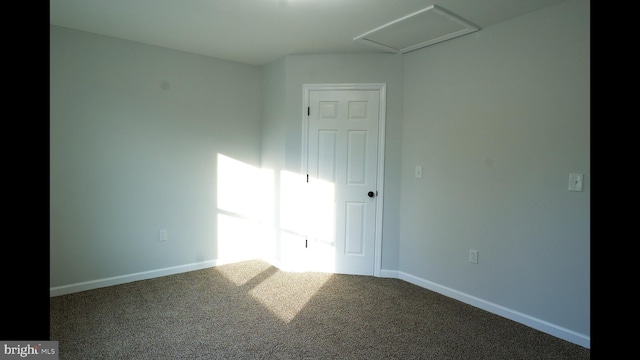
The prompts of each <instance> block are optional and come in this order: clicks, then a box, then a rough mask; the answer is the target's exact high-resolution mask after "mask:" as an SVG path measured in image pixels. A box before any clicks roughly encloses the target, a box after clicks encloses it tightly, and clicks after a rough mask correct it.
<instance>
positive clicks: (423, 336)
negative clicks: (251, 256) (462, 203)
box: [50, 260, 591, 360]
mask: <svg viewBox="0 0 640 360" xmlns="http://www.w3.org/2000/svg"><path fill="white" fill-rule="evenodd" d="M50 324H51V325H50V338H51V340H57V341H59V352H60V359H368V360H372V359H510V360H513V359H576V360H577V359H590V357H591V351H590V350H589V349H586V348H584V347H581V346H579V345H576V344H572V343H570V342H567V341H564V340H561V339H558V338H556V337H553V336H551V335H548V334H545V333H542V332H540V331H537V330H535V329H532V328H529V327H526V326H524V325H522V324H519V323H516V322H514V321H511V320H508V319H505V318H503V317H500V316H498V315H494V314H491V313H489V312H487V311H484V310H481V309H478V308H475V307H472V306H470V305H467V304H464V303H462V302H459V301H457V300H454V299H450V298H447V297H445V296H443V295H440V294H438V293H435V292H432V291H430V290H426V289H423V288H421V287H419V286H416V285H413V284H410V283H407V282H405V281H402V280H399V279H385V278H375V277H369V276H354V275H336V274H323V273H288V272H284V271H280V270H279V269H277V268H275V267H273V266H271V265H269V264H268V263H265V262H263V261H259V260H253V261H246V262H241V263H237V264H228V265H222V266H218V267H214V268H209V269H203V270H197V271H191V272H187V273H182V274H176V275H170V276H165V277H161V278H155V279H149V280H142V281H136V282H132V283H128V284H122V285H116V286H111V287H106V288H100V289H95V290H89V291H83V292H78V293H74V294H69V295H62V296H57V297H52V298H51V299H50Z"/></svg>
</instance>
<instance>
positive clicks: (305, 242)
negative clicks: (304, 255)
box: [304, 239, 309, 249]
mask: <svg viewBox="0 0 640 360" xmlns="http://www.w3.org/2000/svg"><path fill="white" fill-rule="evenodd" d="M308 241H309V240H307V239H304V248H305V249H306V248H307V242H308Z"/></svg>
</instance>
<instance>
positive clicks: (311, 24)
mask: <svg viewBox="0 0 640 360" xmlns="http://www.w3.org/2000/svg"><path fill="white" fill-rule="evenodd" d="M564 1H567V0H50V2H49V5H50V15H49V19H50V24H51V25H57V26H62V27H67V28H72V29H76V30H83V31H88V32H92V33H96V34H102V35H107V36H112V37H117V38H121V39H126V40H133V41H137V42H141V43H146V44H151V45H156V46H162V47H166V48H170V49H175V50H181V51H186V52H190V53H195V54H200V55H206V56H212V57H216V58H220V59H226V60H232V61H237V62H241V63H245V64H251V65H264V64H267V63H269V62H271V61H274V60H276V59H279V58H281V57H283V56H285V55H291V54H320V53H358V52H385V50H384V49H380V48H376V47H373V46H370V45H368V44H365V43H363V42H360V41H354V38H356V37H358V36H359V35H362V34H364V33H366V32H368V31H371V30H373V29H375V28H378V27H380V26H382V25H384V24H387V23H389V22H392V21H394V20H397V19H399V18H402V17H404V16H407V15H409V14H411V13H414V12H417V11H419V10H422V9H424V8H426V7H428V6H431V5H437V6H439V7H440V8H443V9H445V10H448V11H449V12H452V13H453V14H455V15H457V16H459V17H461V18H463V19H464V20H466V21H468V22H470V23H472V24H474V25H476V26H477V27H479V28H480V30H479V31H482V29H483V28H486V27H489V26H491V25H493V24H496V23H499V22H503V21H506V20H509V19H512V18H514V17H518V16H521V15H525V14H527V13H530V12H533V11H536V10H540V9H542V8H545V7H548V6H553V5H556V4H559V3H562V2H564Z"/></svg>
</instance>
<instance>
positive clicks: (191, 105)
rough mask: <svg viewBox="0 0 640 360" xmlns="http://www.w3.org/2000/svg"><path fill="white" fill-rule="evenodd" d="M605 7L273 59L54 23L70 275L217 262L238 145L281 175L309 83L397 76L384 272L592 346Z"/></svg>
mask: <svg viewBox="0 0 640 360" xmlns="http://www.w3.org/2000/svg"><path fill="white" fill-rule="evenodd" d="M589 7H590V3H589V1H588V0H571V1H569V2H566V3H563V4H561V5H559V6H556V7H552V8H548V9H545V10H542V11H539V12H536V13H533V14H530V15H527V16H524V17H521V18H517V19H514V20H511V21H509V22H505V23H502V24H497V25H494V26H492V27H488V28H485V29H482V30H480V31H479V32H476V33H473V34H469V35H466V36H463V37H460V38H457V39H453V40H450V41H447V42H444V43H440V44H436V45H433V46H430V47H427V48H424V49H420V50H417V51H414V52H411V53H408V54H405V55H388V54H386V55H383V54H378V55H366V54H359V55H337V54H335V55H291V56H287V57H285V58H282V59H279V60H277V61H275V62H273V63H271V64H269V65H267V66H265V67H262V68H260V67H254V66H249V65H243V64H238V63H233V62H228V61H223V60H218V59H212V58H206V57H202V56H198V55H192V54H186V53H182V52H178V51H173V50H168V49H163V48H158V47H153V46H148V45H143V44H139V43H134V42H129V41H123V40H117V39H113V38H108V37H103V36H97V35H91V34H87V33H83V32H78V31H73V30H68V29H62V28H57V27H51V40H50V44H51V50H50V54H51V55H50V72H51V75H50V194H51V195H50V210H51V211H50V212H51V214H50V244H51V248H50V258H51V262H50V264H51V271H50V286H51V287H52V288H55V287H64V286H73V285H74V284H81V283H83V282H99V283H101V284H103V285H105V284H107V282H105V281H102V280H104V279H109V278H113V279H116V280H114V282H118V281H126V280H130V279H131V276H130V275H131V274H136V273H138V274H139V273H150V274H153V275H154V276H156V275H161V273H160V272H158V269H167V268H173V269H174V270H173V271H181V269H183V270H184V269H190V268H189V267H188V266H189V265H190V264H209V265H212V264H215V263H216V261H218V260H219V259H220V254H219V251H218V245H219V244H218V243H219V239H218V237H219V235H220V234H219V231H220V229H219V228H220V226H218V225H219V224H218V219H219V218H220V215H221V214H223V215H225V216H227V215H233V214H232V213H230V212H228V211H227V212H224V211H222V210H221V209H220V208H219V206H218V205H219V204H218V201H217V197H218V196H217V186H218V182H219V181H218V179H219V176H220V174H219V173H218V168H217V165H218V164H217V161H218V155H219V154H223V155H225V156H229V157H230V158H233V159H235V160H238V161H240V162H242V163H243V164H246V165H247V166H254V167H262V168H263V169H268V170H269V171H272V173H271V174H272V175H271V180H273V181H274V182H275V184H277V182H278V178H277V176H278V170H289V171H293V172H296V171H299V170H300V161H301V160H300V155H301V139H300V135H301V121H302V119H301V105H302V85H303V84H305V83H373V82H375V83H386V84H387V114H386V140H385V145H386V147H385V160H386V166H385V170H386V172H385V199H384V204H385V208H384V223H383V229H384V233H383V254H382V268H383V269H384V270H385V272H384V274H385V275H386V276H395V277H399V278H403V279H406V280H408V281H412V282H414V283H416V284H419V285H421V286H425V287H427V288H431V289H434V290H436V291H440V292H443V293H445V294H447V295H449V296H453V297H457V298H459V299H461V300H463V301H467V302H469V303H472V304H474V305H476V306H480V307H484V308H486V309H488V310H489V311H493V312H496V313H500V314H501V315H505V316H508V317H509V316H512V315H514V316H513V317H514V318H515V319H516V320H518V321H522V322H524V323H527V324H528V325H531V326H534V327H536V326H538V325H541V324H542V325H543V326H542V330H543V331H547V332H549V333H552V334H554V335H558V336H560V337H563V338H565V339H568V340H570V341H574V342H577V343H580V344H582V345H588V344H589V342H590V340H589V337H590V232H589V228H590V152H589V149H590V142H589V138H590V114H589V102H590V79H589V71H590V62H589V56H590V53H589V47H590V45H589V44H590V36H589V30H590V29H589V27H590V19H589V18H590V14H589V12H590V10H589ZM415 165H422V166H423V169H424V171H423V173H424V176H423V178H422V179H416V178H414V177H413V168H414V166H415ZM572 172H576V173H583V174H584V175H585V183H584V191H583V192H569V191H568V190H567V187H568V176H569V173H572ZM271 185H273V184H271ZM273 189H274V191H275V193H273V194H271V196H273V199H274V206H277V202H276V201H275V199H277V197H278V194H277V191H278V190H277V186H274V187H273ZM272 215H273V216H274V218H272V219H270V221H273V223H277V212H275V213H274V214H272ZM161 228H166V229H168V231H169V241H167V242H159V241H158V238H157V236H158V234H157V231H158V229H161ZM268 240H269V241H270V242H269V243H267V244H265V249H266V250H267V251H271V254H269V255H274V254H277V247H278V243H277V238H273V239H268ZM470 248H473V249H477V250H479V252H480V257H479V263H478V264H471V263H469V262H468V251H469V249H470ZM185 266H187V267H185ZM101 281H102V282H101ZM574 335H575V336H574Z"/></svg>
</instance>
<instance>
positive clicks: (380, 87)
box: [300, 83, 387, 277]
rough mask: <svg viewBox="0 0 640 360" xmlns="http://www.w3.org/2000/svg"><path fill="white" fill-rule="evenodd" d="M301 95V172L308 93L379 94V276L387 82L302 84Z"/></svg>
mask: <svg viewBox="0 0 640 360" xmlns="http://www.w3.org/2000/svg"><path fill="white" fill-rule="evenodd" d="M302 89H303V95H302V155H301V158H302V162H301V163H302V164H301V172H300V173H301V174H306V173H307V156H306V155H307V151H308V146H309V144H308V141H309V140H308V138H307V135H308V131H309V116H308V113H307V109H308V107H309V106H310V104H309V94H310V92H311V91H313V90H356V91H357V90H377V91H378V93H379V95H380V102H379V103H380V114H379V118H378V163H377V165H378V173H377V178H376V184H377V189H376V191H377V193H378V195H377V196H376V198H377V201H376V228H375V244H374V252H375V254H374V265H373V275H374V276H376V277H380V273H381V269H382V219H383V217H382V209H383V199H384V139H385V128H386V127H385V120H386V114H387V84H385V83H372V84H368V83H367V84H356V83H353V84H351V83H350V84H303V85H302Z"/></svg>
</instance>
